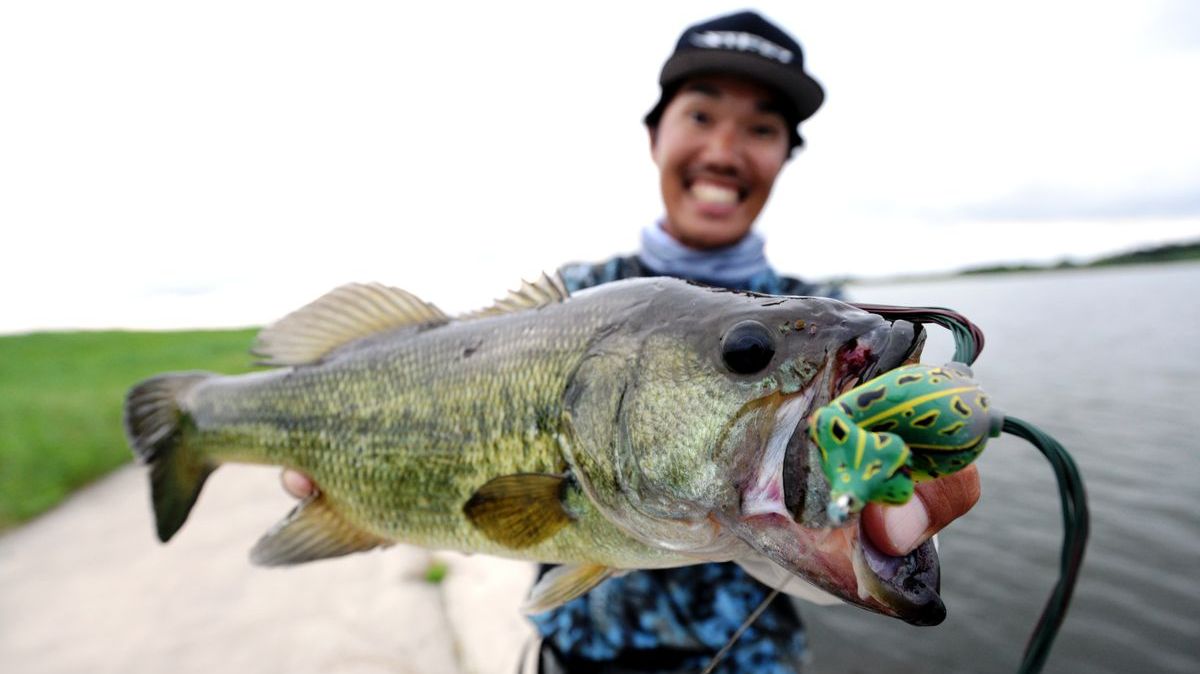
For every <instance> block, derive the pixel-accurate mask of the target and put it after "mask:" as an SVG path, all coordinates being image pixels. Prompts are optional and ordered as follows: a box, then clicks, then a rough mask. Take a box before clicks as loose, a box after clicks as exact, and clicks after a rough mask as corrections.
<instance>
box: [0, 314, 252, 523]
mask: <svg viewBox="0 0 1200 674" xmlns="http://www.w3.org/2000/svg"><path fill="white" fill-rule="evenodd" d="M254 334H255V331H254V330H225V331H198V332H64V333H37V334H30V335H16V336H3V337H0V531H2V530H4V529H7V528H10V527H12V526H15V525H17V524H20V523H21V522H24V521H26V520H28V519H30V518H32V517H34V516H36V515H38V514H39V513H42V512H45V511H46V510H48V509H50V508H52V507H53V506H54V505H56V504H57V503H59V502H60V501H62V500H63V499H64V498H65V497H66V496H67V495H69V494H70V493H71V492H72V491H73V490H75V489H77V488H79V487H81V486H83V485H85V484H87V483H89V482H91V481H92V480H94V479H96V478H97V477H100V476H101V475H104V474H105V473H107V472H109V471H111V470H112V469H114V468H116V467H117V466H120V465H121V464H123V463H126V462H127V461H130V460H131V458H132V455H131V454H130V452H129V448H128V446H127V445H126V444H125V435H124V432H123V430H122V428H121V404H122V401H123V400H124V397H125V392H126V391H127V390H128V389H129V387H130V386H132V385H133V384H135V383H137V382H138V381H140V380H141V379H144V378H146V377H148V376H150V375H153V374H158V373H160V372H167V371H171V370H213V371H216V372H226V373H235V372H245V371H247V370H250V369H252V357H251V356H250V355H249V354H248V353H247V350H248V349H249V347H250V344H251V342H252V340H253V337H254Z"/></svg>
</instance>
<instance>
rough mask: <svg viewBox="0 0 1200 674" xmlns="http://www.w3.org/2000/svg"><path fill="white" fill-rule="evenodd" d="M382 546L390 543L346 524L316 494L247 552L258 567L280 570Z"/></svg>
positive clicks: (298, 506) (322, 497) (322, 498)
mask: <svg viewBox="0 0 1200 674" xmlns="http://www.w3.org/2000/svg"><path fill="white" fill-rule="evenodd" d="M386 545H391V542H390V541H387V540H384V539H382V538H380V537H378V536H376V535H375V534H372V533H368V532H366V531H363V530H362V529H359V528H357V527H354V526H352V525H350V524H348V523H347V522H346V520H344V519H343V518H342V516H341V515H338V514H337V513H336V512H334V511H333V509H332V508H330V507H329V503H328V501H326V500H325V497H324V496H323V495H322V494H320V493H319V492H318V493H316V494H313V495H312V496H309V497H308V498H306V499H304V500H303V501H301V502H300V503H299V504H298V505H297V506H296V507H295V508H293V509H292V511H291V512H290V513H288V514H287V517H284V518H283V520H281V521H280V522H279V523H278V524H276V525H275V526H274V527H271V530H270V531H268V532H267V533H265V534H263V537H262V538H260V539H259V540H258V543H256V544H255V545H254V549H253V550H251V551H250V559H251V560H252V561H253V562H254V563H255V564H260V565H262V566H281V565H284V564H299V563H301V562H310V561H312V560H314V559H325V558H327V557H338V556H341V555H348V554H350V553H351V552H359V551H361V550H370V549H371V548H377V547H380V546H386Z"/></svg>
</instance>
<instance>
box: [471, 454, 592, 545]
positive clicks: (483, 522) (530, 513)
mask: <svg viewBox="0 0 1200 674" xmlns="http://www.w3.org/2000/svg"><path fill="white" fill-rule="evenodd" d="M565 481H566V478H565V477H563V476H562V475H547V474H545V473H521V474H517V475H503V476H501V477H497V478H495V479H493V480H490V481H489V482H488V483H487V484H485V485H483V486H482V487H480V488H479V490H478V491H476V492H475V493H474V494H472V495H471V498H470V500H468V501H467V503H466V505H464V506H463V513H464V514H465V515H466V516H467V519H468V520H470V521H471V524H473V525H475V527H476V528H478V529H479V531H480V532H482V533H483V535H484V536H487V537H488V538H489V539H490V540H493V541H495V542H497V543H499V544H501V545H505V546H508V547H510V548H513V549H515V550H520V549H522V548H527V547H529V546H531V545H534V544H537V543H540V542H542V541H544V540H546V539H547V538H550V537H551V536H553V535H554V534H555V533H557V532H558V530H559V529H561V528H563V527H564V526H566V525H567V524H568V523H569V522H570V521H571V516H570V515H568V514H567V511H566V510H565V509H564V507H563V489H564V486H565Z"/></svg>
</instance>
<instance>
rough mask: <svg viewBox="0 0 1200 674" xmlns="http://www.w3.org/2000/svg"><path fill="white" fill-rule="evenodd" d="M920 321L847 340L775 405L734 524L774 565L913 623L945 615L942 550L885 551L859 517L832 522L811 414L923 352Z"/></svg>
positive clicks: (932, 621) (933, 620) (927, 545)
mask: <svg viewBox="0 0 1200 674" xmlns="http://www.w3.org/2000/svg"><path fill="white" fill-rule="evenodd" d="M924 338H925V334H924V330H923V329H922V328H921V327H920V325H914V324H911V323H908V322H906V321H895V322H894V323H893V324H892V325H891V326H890V327H888V328H886V329H885V332H884V333H879V332H876V333H872V334H871V335H868V336H866V337H864V338H859V339H856V340H854V341H852V342H851V343H849V344H847V345H845V346H843V347H842V348H841V350H840V351H839V353H838V354H837V356H836V357H835V358H833V359H832V360H831V362H830V363H828V364H827V365H826V367H824V368H823V370H822V372H821V373H820V374H819V375H818V376H817V377H815V378H814V381H813V382H812V383H811V384H810V386H809V387H808V388H806V389H804V390H802V391H800V392H798V393H796V394H793V395H791V396H788V397H785V398H784V399H783V401H782V402H781V403H780V404H779V406H778V407H777V408H776V409H775V413H774V417H773V419H772V423H773V427H772V430H771V433H770V435H769V436H768V440H767V443H766V449H765V451H764V452H763V460H762V462H761V464H760V465H759V466H758V470H757V471H756V473H755V475H754V476H753V478H752V479H751V480H750V482H749V483H748V486H747V488H746V489H745V490H744V492H743V498H742V508H741V513H740V518H739V521H738V523H737V525H735V530H736V531H737V532H738V535H739V537H740V538H742V540H744V541H745V542H747V543H749V544H750V546H751V547H752V548H754V549H755V550H756V551H757V552H759V553H761V554H763V555H765V556H766V557H767V558H769V559H771V560H772V561H773V562H775V563H776V564H778V565H779V566H781V567H783V569H785V570H787V571H789V572H791V573H792V574H793V575H799V576H801V577H802V578H804V579H805V580H807V581H809V582H810V583H812V584H813V585H816V586H817V587H819V588H821V589H823V590H825V591H827V592H830V593H832V594H834V595H836V596H838V597H839V598H841V599H843V600H845V601H847V602H849V603H852V604H856V605H858V606H861V607H863V608H866V609H868V610H871V611H874V612H877V613H882V614H885V615H890V616H894V617H897V618H900V619H902V620H904V621H905V622H908V623H910V624H913V625H936V624H938V623H940V622H942V620H944V619H945V617H946V608H945V605H944V604H943V602H942V600H941V597H940V596H939V594H938V593H939V591H940V565H939V562H938V556H937V550H936V548H935V547H934V545H933V543H932V542H926V543H924V544H922V545H921V546H919V547H918V548H917V549H916V550H913V551H912V552H910V553H909V554H907V555H904V556H903V557H896V556H892V555H888V554H886V553H884V552H882V551H881V550H880V549H879V548H878V547H877V546H876V545H875V544H874V543H872V542H871V540H870V537H869V536H868V535H867V534H866V532H865V531H864V530H863V529H862V527H861V526H860V525H859V523H858V521H857V518H853V519H851V520H849V521H848V522H847V523H846V524H845V525H843V526H841V527H838V528H834V527H833V525H832V523H831V522H830V521H829V519H828V515H827V514H826V506H827V504H828V503H829V484H828V481H827V479H826V478H825V474H824V471H823V470H821V467H820V453H819V450H818V449H817V447H816V445H815V443H813V442H812V440H811V439H810V438H809V437H808V419H809V417H810V416H811V415H812V413H813V412H814V411H816V410H817V409H818V408H819V407H821V406H823V405H826V404H828V402H829V401H830V400H832V399H833V398H835V397H837V396H838V395H841V394H842V393H844V392H845V391H847V390H849V389H851V388H853V387H855V386H858V385H859V384H861V383H863V382H865V381H868V380H870V379H872V378H874V377H876V376H878V375H880V374H883V373H885V372H888V371H890V370H893V369H895V368H897V367H900V366H901V365H904V364H906V363H909V362H915V361H916V360H917V359H919V357H920V352H921V348H922V346H923V345H924Z"/></svg>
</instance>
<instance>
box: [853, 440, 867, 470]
mask: <svg viewBox="0 0 1200 674" xmlns="http://www.w3.org/2000/svg"><path fill="white" fill-rule="evenodd" d="M857 445H858V446H857V447H855V448H854V470H858V468H859V466H861V465H862V460H863V450H864V449H866V447H867V434H866V432H863V433H859V434H858V443H857Z"/></svg>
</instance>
